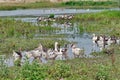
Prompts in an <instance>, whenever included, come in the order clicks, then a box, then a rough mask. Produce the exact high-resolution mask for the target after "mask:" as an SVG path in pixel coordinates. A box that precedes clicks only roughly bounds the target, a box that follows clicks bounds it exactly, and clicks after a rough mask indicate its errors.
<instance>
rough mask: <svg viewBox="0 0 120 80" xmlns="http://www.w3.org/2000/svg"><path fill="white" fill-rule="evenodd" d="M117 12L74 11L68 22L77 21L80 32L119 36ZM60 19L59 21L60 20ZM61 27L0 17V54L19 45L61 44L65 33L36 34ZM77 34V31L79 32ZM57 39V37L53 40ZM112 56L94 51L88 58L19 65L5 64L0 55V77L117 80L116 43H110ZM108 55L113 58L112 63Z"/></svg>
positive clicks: (119, 57)
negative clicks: (79, 12) (112, 45)
mask: <svg viewBox="0 0 120 80" xmlns="http://www.w3.org/2000/svg"><path fill="white" fill-rule="evenodd" d="M119 13H120V11H104V12H99V13H89V14H77V15H75V17H74V20H72V22H76V21H77V22H80V23H81V24H79V25H78V28H79V29H80V31H82V33H84V32H86V33H89V34H91V33H96V34H103V35H115V36H117V37H119V36H120V33H119V32H120V14H119ZM62 21H63V20H62ZM54 30H61V28H58V27H57V28H56V27H51V26H45V27H42V26H36V25H33V24H31V23H29V22H22V21H19V20H18V21H16V20H11V19H0V34H1V35H0V45H1V46H0V50H1V51H0V53H1V54H5V53H6V54H9V53H12V50H13V49H18V48H19V47H22V48H23V50H26V49H28V50H31V49H34V48H35V47H37V46H38V45H37V44H38V43H42V44H43V45H45V46H46V47H53V44H54V42H55V41H58V42H59V43H61V44H64V43H65V42H67V41H66V40H64V37H65V35H59V36H58V35H57V36H55V35H53V36H47V37H48V38H45V37H46V36H43V37H42V38H44V40H43V39H41V36H37V37H36V34H44V33H47V32H48V34H50V32H49V31H54ZM82 33H79V34H82ZM57 37H58V38H61V39H57ZM114 50H115V51H114V57H113V56H112V55H107V54H105V53H104V52H94V53H92V54H94V55H93V56H94V57H91V58H75V59H70V60H62V61H59V60H57V61H55V62H54V64H53V63H51V62H48V63H47V64H38V62H36V61H34V62H33V63H31V64H30V63H29V62H28V61H27V60H26V61H25V63H24V65H23V66H21V67H18V66H12V67H8V66H7V65H6V64H5V63H4V61H5V59H3V58H2V57H1V58H0V59H1V60H0V68H1V69H0V73H1V74H0V78H1V80H13V79H16V80H32V79H35V80H46V79H47V80H53V79H54V80H60V79H63V80H101V79H102V80H119V78H120V76H119V74H120V68H119V67H120V63H119V61H120V54H119V52H120V46H119V45H114ZM112 58H115V61H114V63H112V60H113V59H112Z"/></svg>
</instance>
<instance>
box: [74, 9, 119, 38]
mask: <svg viewBox="0 0 120 80" xmlns="http://www.w3.org/2000/svg"><path fill="white" fill-rule="evenodd" d="M119 13H120V11H104V12H99V13H91V14H80V15H76V17H75V18H76V20H79V21H81V24H80V26H79V28H80V29H81V28H82V29H83V30H84V31H86V32H88V33H96V34H105V35H115V36H120V33H119V32H120V14H119Z"/></svg>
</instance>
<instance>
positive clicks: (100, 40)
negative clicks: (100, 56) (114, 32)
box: [92, 34, 120, 51]
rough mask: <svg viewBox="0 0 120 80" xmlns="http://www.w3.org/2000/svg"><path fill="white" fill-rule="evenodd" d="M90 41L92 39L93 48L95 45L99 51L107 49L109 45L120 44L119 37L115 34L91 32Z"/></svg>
mask: <svg viewBox="0 0 120 80" xmlns="http://www.w3.org/2000/svg"><path fill="white" fill-rule="evenodd" d="M92 41H93V49H94V48H95V47H96V45H97V47H99V49H100V51H103V50H104V49H109V48H110V47H111V45H114V44H118V45H119V44H120V39H119V38H117V37H115V36H105V35H96V34H93V37H92Z"/></svg>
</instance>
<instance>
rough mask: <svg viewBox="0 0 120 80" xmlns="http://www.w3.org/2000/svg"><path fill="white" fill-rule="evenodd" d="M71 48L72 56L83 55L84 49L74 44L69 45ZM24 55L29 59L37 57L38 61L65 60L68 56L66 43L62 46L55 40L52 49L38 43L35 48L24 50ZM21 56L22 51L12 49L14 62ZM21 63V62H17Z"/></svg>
mask: <svg viewBox="0 0 120 80" xmlns="http://www.w3.org/2000/svg"><path fill="white" fill-rule="evenodd" d="M71 50H72V53H73V55H74V57H82V56H84V49H81V48H78V47H77V46H76V44H72V45H71ZM24 53H25V56H26V57H27V58H28V59H29V58H31V57H33V58H34V60H35V59H38V60H39V61H40V63H41V62H42V60H41V58H44V59H45V60H52V61H53V60H67V59H68V58H69V57H68V44H65V46H64V48H60V47H59V43H58V42H55V44H54V49H45V48H43V45H42V44H39V46H38V47H37V48H35V49H34V50H30V51H25V52H24ZM22 57H23V55H22V51H21V50H19V51H14V50H13V58H14V62H15V61H17V60H21V59H22ZM19 65H21V63H19Z"/></svg>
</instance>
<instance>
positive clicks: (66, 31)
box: [0, 8, 114, 66]
mask: <svg viewBox="0 0 120 80" xmlns="http://www.w3.org/2000/svg"><path fill="white" fill-rule="evenodd" d="M111 10H114V9H111ZM100 11H103V10H90V9H87V10H83V9H56V8H53V9H28V10H13V11H0V16H1V17H14V19H15V20H22V21H24V22H30V23H33V24H35V25H41V24H40V23H39V24H38V23H37V20H36V19H37V17H38V16H45V15H49V14H55V16H59V15H63V14H77V13H91V12H100ZM15 16H16V17H15ZM18 16H19V17H18ZM67 23H70V22H67ZM80 23H81V22H75V23H70V24H65V23H57V22H53V23H52V24H51V26H53V27H60V28H62V29H61V30H59V31H58V30H56V31H53V32H52V33H51V34H49V33H46V34H41V35H39V34H38V35H39V36H44V35H48V36H49V35H52V34H56V35H57V34H63V35H67V37H65V38H64V39H66V40H68V41H70V42H77V46H78V47H79V48H83V49H84V50H85V54H86V55H87V56H89V57H90V53H91V52H92V49H93V47H92V35H91V34H88V33H87V32H86V31H85V28H84V32H81V31H80V30H79V28H78V25H79V24H80ZM60 39H61V38H60ZM95 50H96V51H99V48H98V47H96V49H95ZM68 53H69V57H70V58H73V55H72V52H71V48H70V47H69V50H68ZM5 62H6V63H7V64H8V65H9V66H13V58H12V57H9V58H8V59H7V60H6V61H5Z"/></svg>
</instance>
